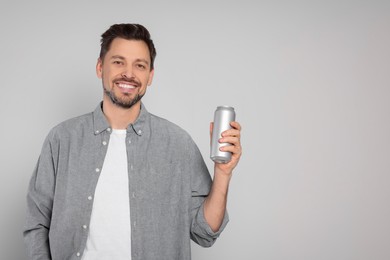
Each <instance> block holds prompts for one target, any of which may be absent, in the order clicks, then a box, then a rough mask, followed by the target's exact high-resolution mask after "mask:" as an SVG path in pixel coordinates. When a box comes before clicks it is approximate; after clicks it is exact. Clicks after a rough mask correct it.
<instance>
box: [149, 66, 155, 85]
mask: <svg viewBox="0 0 390 260" xmlns="http://www.w3.org/2000/svg"><path fill="white" fill-rule="evenodd" d="M153 76H154V69H152V70H151V71H150V72H149V80H148V86H150V85H152V81H153Z"/></svg>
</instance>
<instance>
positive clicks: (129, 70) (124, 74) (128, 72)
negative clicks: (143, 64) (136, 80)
mask: <svg viewBox="0 0 390 260" xmlns="http://www.w3.org/2000/svg"><path fill="white" fill-rule="evenodd" d="M121 76H122V77H123V78H127V79H131V78H132V77H134V75H133V70H132V68H131V66H126V67H125V68H124V70H123V71H122V73H121Z"/></svg>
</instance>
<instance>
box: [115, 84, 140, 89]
mask: <svg viewBox="0 0 390 260" xmlns="http://www.w3.org/2000/svg"><path fill="white" fill-rule="evenodd" d="M115 84H116V85H117V86H118V87H120V88H124V89H134V88H136V87H137V86H134V85H131V84H127V83H115Z"/></svg>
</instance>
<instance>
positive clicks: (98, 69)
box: [96, 58, 103, 79]
mask: <svg viewBox="0 0 390 260" xmlns="http://www.w3.org/2000/svg"><path fill="white" fill-rule="evenodd" d="M96 75H97V77H98V78H99V79H101V78H102V75H103V61H102V60H101V59H100V58H98V60H97V63H96Z"/></svg>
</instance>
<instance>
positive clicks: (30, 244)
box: [23, 135, 55, 260]
mask: <svg viewBox="0 0 390 260" xmlns="http://www.w3.org/2000/svg"><path fill="white" fill-rule="evenodd" d="M49 136H50V135H49ZM49 136H48V137H47V138H46V140H45V142H44V144H43V147H42V152H41V155H40V157H39V160H38V162H37V165H36V167H35V169H34V172H33V175H32V177H31V180H30V184H29V188H28V192H27V216H26V224H25V230H24V232H23V237H24V240H25V244H26V247H27V253H28V257H29V258H28V259H30V260H32V259H34V260H38V259H39V260H50V259H51V253H50V246H49V228H50V222H51V214H52V205H53V195H54V187H55V159H54V158H53V153H52V150H53V147H52V145H51V142H50V138H49Z"/></svg>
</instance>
